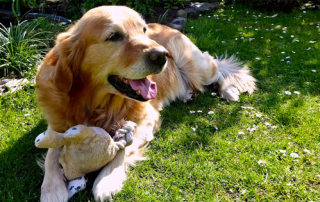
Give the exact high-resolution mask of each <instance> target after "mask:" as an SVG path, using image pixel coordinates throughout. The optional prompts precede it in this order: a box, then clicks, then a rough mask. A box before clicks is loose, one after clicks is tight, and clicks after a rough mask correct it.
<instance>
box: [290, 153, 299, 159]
mask: <svg viewBox="0 0 320 202" xmlns="http://www.w3.org/2000/svg"><path fill="white" fill-rule="evenodd" d="M290 156H291V157H292V158H295V159H296V158H299V155H298V154H297V153H291V154H290Z"/></svg>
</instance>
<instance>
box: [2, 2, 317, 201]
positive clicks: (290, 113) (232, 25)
mask: <svg viewBox="0 0 320 202" xmlns="http://www.w3.org/2000/svg"><path fill="white" fill-rule="evenodd" d="M247 11H248V12H249V13H248V14H247ZM208 15H210V16H211V17H210V18H209V16H208ZM253 15H255V16H257V17H254V16H253ZM259 15H260V11H256V10H252V9H251V8H248V7H243V6H240V5H233V6H227V7H225V9H224V10H221V11H216V12H212V13H210V14H207V15H205V16H201V17H199V18H198V19H196V20H189V22H188V24H187V27H186V29H185V33H186V34H187V35H188V36H189V37H190V38H191V39H192V40H193V41H194V42H195V43H196V44H197V45H198V46H199V48H200V49H201V50H203V51H209V52H210V53H211V54H217V55H221V54H224V53H225V51H227V52H228V54H236V55H237V56H238V58H239V59H240V60H242V61H245V62H246V64H247V65H248V66H249V67H250V69H251V70H252V72H253V74H254V76H255V77H256V78H257V79H258V80H259V82H258V88H259V90H258V91H257V92H255V93H254V94H253V95H251V96H247V95H241V96H240V102H234V103H228V102H225V101H222V100H220V99H219V98H218V97H217V96H211V92H213V91H216V89H215V88H208V90H207V91H206V92H205V93H204V94H201V95H199V96H198V97H197V99H196V100H195V101H192V102H191V103H188V104H183V103H181V102H176V103H173V104H172V105H171V106H170V107H167V108H166V109H164V110H163V111H162V118H163V123H162V128H161V130H160V131H159V132H158V133H157V134H156V138H155V140H153V141H152V142H151V144H150V146H149V149H148V151H147V156H148V158H149V160H147V161H144V162H140V163H138V166H137V167H135V168H131V169H130V172H129V174H128V180H127V181H126V184H125V186H124V188H123V190H122V192H120V193H119V194H117V195H116V196H115V199H114V201H184V200H185V201H233V200H240V201H245V200H247V201H311V200H312V201H319V200H320V192H319V190H320V165H319V163H320V159H319V153H320V147H319V143H320V129H319V125H320V110H319V109H320V95H319V92H320V85H319V81H320V76H319V73H320V69H319V68H318V67H319V65H320V61H319V59H320V58H319V53H320V28H319V27H318V28H317V26H319V25H317V24H319V23H320V13H319V12H318V11H309V10H308V11H306V13H303V12H302V11H295V12H294V13H292V14H283V13H278V15H277V16H276V17H274V18H269V17H267V16H273V15H274V13H273V14H267V13H263V12H262V13H261V17H258V16H259ZM214 16H219V17H218V18H219V19H217V17H214ZM228 19H229V20H230V21H228ZM238 22H239V23H238ZM256 22H257V23H256ZM278 25H280V29H276V28H275V27H277V26H278ZM250 26H252V28H250ZM245 27H246V28H245ZM284 27H287V29H286V33H283V30H282V29H283V28H284ZM255 29H258V30H257V31H256V30H255ZM266 29H269V31H267V30H266ZM271 29H273V31H271ZM240 32H241V33H242V34H240ZM291 35H294V37H293V38H291ZM280 36H283V39H281V38H280ZM241 37H244V39H241ZM261 37H263V38H261ZM235 38H238V40H235ZM249 38H255V39H254V40H251V42H249ZM297 39H298V40H299V42H295V40H297ZM310 41H316V43H310ZM309 47H310V48H311V49H310V50H307V49H308V48H309ZM292 51H294V52H295V53H293V52H292ZM281 52H285V54H281ZM268 56H269V57H268ZM288 56H290V58H289V59H286V57H288ZM256 58H260V60H257V59H256ZM282 59H284V60H285V61H284V62H282V61H281V60H282ZM287 61H290V63H287ZM312 70H316V72H313V71H312ZM285 91H290V92H291V93H292V94H291V95H286V94H285ZM294 91H298V92H300V95H297V94H295V93H293V92H294ZM0 99H1V102H0V103H1V105H0V142H1V143H0V152H1V153H0V162H1V163H0V176H1V177H0V200H1V201H36V200H38V198H39V195H40V186H41V183H42V178H43V174H42V172H41V170H40V169H39V168H38V167H37V165H36V162H35V159H36V158H37V157H40V156H41V154H42V153H44V152H45V150H41V149H37V148H35V147H34V144H33V141H34V138H35V137H36V136H37V134H39V133H40V132H42V131H44V130H45V129H46V124H45V122H44V120H43V116H42V114H41V112H40V111H39V109H38V108H37V107H36V106H35V103H34V89H33V86H29V87H27V89H25V90H24V91H22V92H19V93H17V94H15V95H7V96H6V97H1V98H0ZM192 110H194V111H198V110H202V113H199V112H196V113H194V114H191V113H190V111H192ZM209 111H214V114H211V115H209V114H208V112H209ZM266 123H269V124H271V126H268V125H266ZM272 126H276V128H272ZM193 128H194V129H195V131H193ZM216 128H217V129H216ZM248 128H250V129H252V128H256V131H252V132H249V131H248V130H247V129H248ZM239 132H243V134H241V133H240V134H239ZM305 149H307V150H305ZM280 150H285V151H286V155H284V154H283V153H281V151H280ZM308 151H310V154H309V153H308ZM291 153H297V154H298V155H299V158H293V157H291V156H290V154H291ZM261 162H262V163H261ZM88 200H91V201H92V200H93V199H92V196H91V193H90V189H88V190H86V191H84V192H82V193H80V194H78V195H77V196H75V197H74V198H73V199H72V200H71V201H88Z"/></svg>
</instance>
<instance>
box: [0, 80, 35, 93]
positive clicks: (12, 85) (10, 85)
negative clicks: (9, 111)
mask: <svg viewBox="0 0 320 202" xmlns="http://www.w3.org/2000/svg"><path fill="white" fill-rule="evenodd" d="M28 82H29V81H28V79H2V80H0V96H1V95H3V94H6V93H9V92H10V93H14V92H16V91H17V90H20V89H22V88H23V87H24V86H25V84H26V83H28Z"/></svg>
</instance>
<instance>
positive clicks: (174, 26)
mask: <svg viewBox="0 0 320 202" xmlns="http://www.w3.org/2000/svg"><path fill="white" fill-rule="evenodd" d="M167 26H169V27H171V28H173V29H176V30H179V31H180V32H181V31H182V30H183V28H184V26H182V25H178V24H172V23H168V24H167Z"/></svg>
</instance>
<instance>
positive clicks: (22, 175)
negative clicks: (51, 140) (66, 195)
mask: <svg viewBox="0 0 320 202" xmlns="http://www.w3.org/2000/svg"><path fill="white" fill-rule="evenodd" d="M46 128H47V125H46V123H45V121H44V120H40V121H39V123H38V124H37V126H36V127H34V128H32V130H31V131H30V132H28V133H25V134H23V135H22V136H21V137H20V138H19V139H18V140H17V141H16V142H14V144H13V145H11V147H10V148H9V149H7V150H5V151H3V152H2V153H1V155H0V162H1V163H0V176H1V177H0V201H39V196H40V189H41V183H42V179H43V172H42V170H41V169H40V167H39V166H38V165H37V163H36V160H37V158H40V157H41V156H42V153H43V152H44V150H40V149H36V147H35V146H34V138H35V137H36V136H37V135H38V134H40V133H41V132H43V131H45V130H46Z"/></svg>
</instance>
